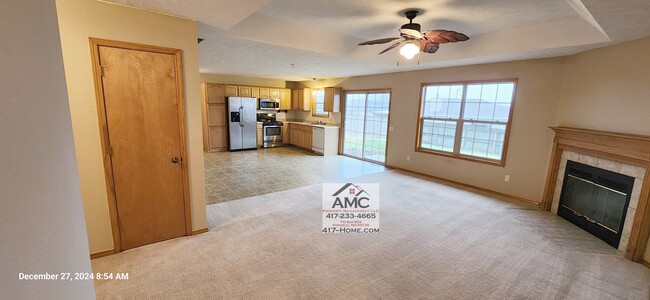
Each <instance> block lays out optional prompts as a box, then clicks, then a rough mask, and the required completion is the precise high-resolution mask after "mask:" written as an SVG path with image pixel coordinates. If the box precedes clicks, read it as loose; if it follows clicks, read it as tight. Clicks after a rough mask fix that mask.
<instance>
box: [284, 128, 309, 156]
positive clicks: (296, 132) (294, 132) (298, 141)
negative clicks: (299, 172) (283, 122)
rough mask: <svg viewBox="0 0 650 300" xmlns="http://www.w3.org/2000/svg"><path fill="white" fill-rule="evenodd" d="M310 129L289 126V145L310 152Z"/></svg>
mask: <svg viewBox="0 0 650 300" xmlns="http://www.w3.org/2000/svg"><path fill="white" fill-rule="evenodd" d="M311 131H312V127H311V126H308V125H300V124H291V128H290V129H289V132H290V140H291V144H292V145H294V146H297V147H300V148H304V149H307V150H311V139H312V132H311Z"/></svg>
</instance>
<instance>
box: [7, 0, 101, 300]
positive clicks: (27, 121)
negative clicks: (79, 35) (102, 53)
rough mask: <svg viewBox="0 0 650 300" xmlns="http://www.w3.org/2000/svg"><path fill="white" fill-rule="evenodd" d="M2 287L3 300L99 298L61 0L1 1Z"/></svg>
mask: <svg viewBox="0 0 650 300" xmlns="http://www.w3.org/2000/svg"><path fill="white" fill-rule="evenodd" d="M0 48H2V55H0V69H1V70H2V72H0V103H2V109H0V141H2V142H0V153H2V156H0V165H2V168H0V182H1V184H0V213H1V214H2V217H0V241H1V242H2V246H0V266H2V267H0V270H1V271H0V290H2V296H0V298H3V299H95V291H94V289H93V282H92V280H90V281H88V280H77V281H70V282H63V281H60V280H41V281H30V280H19V279H18V274H19V273H26V274H45V273H46V272H48V273H50V274H59V273H62V272H67V273H72V274H74V273H89V272H92V270H91V267H90V258H89V257H88V240H87V238H86V226H85V224H84V217H83V208H82V204H81V193H80V191H79V176H78V174H77V163H76V161H75V153H74V151H75V149H74V144H73V140H72V128H71V125H70V110H69V108H68V98H67V93H66V86H65V77H64V73H63V61H62V59H61V42H60V40H59V32H58V28H57V20H56V9H55V4H54V0H45V1H44V0H29V1H25V0H3V1H0Z"/></svg>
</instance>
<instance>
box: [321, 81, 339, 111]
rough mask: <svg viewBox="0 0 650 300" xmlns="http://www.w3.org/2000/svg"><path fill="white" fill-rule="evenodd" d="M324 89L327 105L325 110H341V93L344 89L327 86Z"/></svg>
mask: <svg viewBox="0 0 650 300" xmlns="http://www.w3.org/2000/svg"><path fill="white" fill-rule="evenodd" d="M323 90H324V92H325V105H324V108H323V110H324V111H326V112H341V94H342V92H343V89H341V88H338V87H326V88H324V89H323Z"/></svg>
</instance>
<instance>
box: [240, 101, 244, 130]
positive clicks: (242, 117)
mask: <svg viewBox="0 0 650 300" xmlns="http://www.w3.org/2000/svg"><path fill="white" fill-rule="evenodd" d="M239 119H240V120H241V121H240V122H239V127H244V120H245V119H244V107H243V106H240V107H239Z"/></svg>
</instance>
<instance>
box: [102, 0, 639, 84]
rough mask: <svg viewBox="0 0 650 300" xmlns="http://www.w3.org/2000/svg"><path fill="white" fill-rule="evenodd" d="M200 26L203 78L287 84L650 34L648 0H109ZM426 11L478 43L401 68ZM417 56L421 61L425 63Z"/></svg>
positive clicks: (533, 54) (578, 47)
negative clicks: (397, 42) (404, 48)
mask: <svg viewBox="0 0 650 300" xmlns="http://www.w3.org/2000/svg"><path fill="white" fill-rule="evenodd" d="M108 1H110V2H116V3H120V4H125V5H129V6H133V7H138V8H143V9H147V10H152V11H157V12H162V13H166V14H172V15H177V16H182V17H186V18H190V19H194V20H197V21H198V22H199V37H201V38H204V39H205V40H204V41H203V42H202V43H201V44H200V45H199V56H200V57H199V59H200V60H199V61H200V68H201V73H218V74H233V75H243V76H256V77H268V78H282V79H286V80H307V79H312V78H329V77H345V76H355V75H367V74H378V73H388V72H400V71H407V70H415V69H429V68H438V67H447V66H459V65H469V64H479V63H490V62H501V61H510V60H521V59H528V58H541V57H554V56H562V55H570V54H575V53H577V52H581V51H585V50H589V49H594V48H598V47H603V46H606V45H610V44H613V43H620V42H624V41H628V40H633V39H637V38H641V37H645V36H648V35H650V22H648V21H647V20H648V19H650V1H648V0H618V1H614V0H541V1H540V0H392V1H389V0H328V1H322V0H321V1H317V0H240V1H237V0H194V1H179V0H108ZM409 8H417V9H419V10H422V11H424V12H423V13H422V14H421V15H420V16H418V17H417V18H416V19H415V20H414V21H415V22H417V23H420V24H421V25H422V29H423V30H429V29H447V30H454V31H459V32H463V33H465V34H467V35H468V36H470V40H469V41H467V42H462V43H457V44H445V45H441V48H440V50H439V51H438V52H437V53H435V54H422V55H421V56H420V64H419V65H418V64H417V59H413V60H411V61H404V60H403V59H401V61H400V66H399V67H397V66H396V61H397V53H396V52H397V51H396V50H393V51H390V52H388V53H385V54H383V55H381V56H379V55H377V53H379V52H380V51H381V50H383V49H384V48H385V47H387V46H388V45H389V44H388V45H374V46H357V44H358V43H360V42H362V41H365V40H371V39H378V38H384V37H392V36H398V35H399V33H398V31H397V29H398V28H399V27H400V26H401V25H402V24H404V23H407V22H408V20H407V19H406V18H405V17H403V16H402V15H400V12H402V11H404V10H406V9H409ZM416 58H417V57H416Z"/></svg>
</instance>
